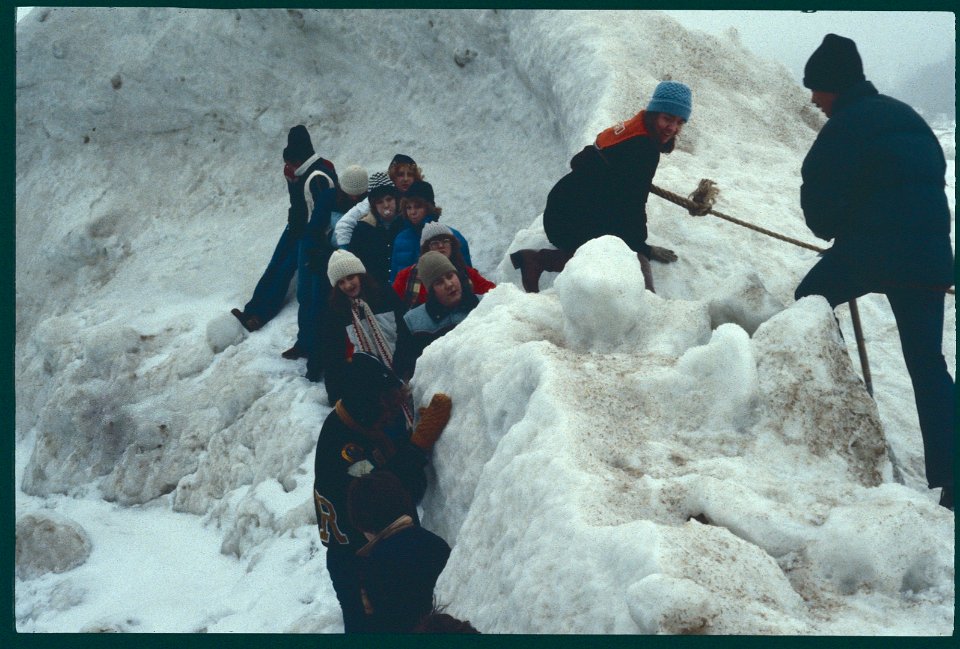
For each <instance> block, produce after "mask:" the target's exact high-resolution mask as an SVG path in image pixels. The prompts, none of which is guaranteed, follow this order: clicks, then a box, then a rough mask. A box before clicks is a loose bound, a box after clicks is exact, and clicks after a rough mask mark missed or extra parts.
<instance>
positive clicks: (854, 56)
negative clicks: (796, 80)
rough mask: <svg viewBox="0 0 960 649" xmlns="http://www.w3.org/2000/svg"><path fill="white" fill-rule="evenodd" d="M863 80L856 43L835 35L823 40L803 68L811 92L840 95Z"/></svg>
mask: <svg viewBox="0 0 960 649" xmlns="http://www.w3.org/2000/svg"><path fill="white" fill-rule="evenodd" d="M864 79H866V77H865V76H863V61H861V60H860V54H859V52H857V44H856V43H854V42H853V41H852V40H850V39H849V38H844V37H843V36H837V35H836V34H827V35H826V36H824V37H823V42H822V43H821V44H820V47H818V48H817V49H816V50H814V52H813V54H811V55H810V59H809V60H808V61H807V65H806V67H804V69H803V85H804V86H805V87H807V88H809V89H810V90H821V91H823V92H837V93H839V92H842V91H844V90H846V89H847V88H849V87H850V86H852V85H853V84H855V83H857V82H858V81H863V80H864Z"/></svg>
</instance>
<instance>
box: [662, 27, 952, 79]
mask: <svg viewBox="0 0 960 649" xmlns="http://www.w3.org/2000/svg"><path fill="white" fill-rule="evenodd" d="M666 13H667V14H669V15H671V16H673V17H674V18H675V19H677V20H678V21H679V22H680V23H681V24H682V25H684V26H685V27H687V28H693V29H700V30H703V31H705V32H707V33H709V34H713V35H715V36H719V35H720V34H722V33H723V32H724V31H725V30H726V29H728V28H729V27H731V26H733V27H736V29H737V31H738V32H739V33H740V40H741V42H742V43H743V44H744V45H746V46H747V47H748V48H749V49H751V50H753V51H754V52H756V53H757V54H758V55H760V56H762V57H764V58H768V59H773V60H776V61H780V62H781V63H783V64H784V65H785V66H787V69H789V70H790V71H791V72H793V73H794V75H795V77H796V78H797V80H798V81H799V80H800V79H802V78H803V66H804V64H806V62H807V59H808V58H809V57H810V54H812V53H813V51H814V50H815V49H816V48H817V47H818V46H819V45H820V43H821V42H822V41H823V37H824V35H826V34H828V33H831V32H832V33H834V34H839V35H840V36H846V37H847V38H852V39H853V40H854V41H856V43H857V50H858V51H859V52H860V58H862V59H863V68H864V73H865V74H866V76H867V78H868V79H870V80H871V81H873V82H874V83H875V85H876V86H877V89H878V90H880V92H886V91H891V90H892V89H893V87H894V86H896V85H898V84H899V83H900V82H902V81H903V80H904V79H905V78H906V77H909V76H910V75H911V74H913V73H914V72H916V71H917V70H918V69H919V68H922V67H924V66H926V65H929V64H932V63H939V62H941V61H943V60H944V59H947V58H955V57H956V54H955V43H956V33H955V31H956V25H955V22H954V16H953V14H952V13H950V12H946V11H937V12H933V11H817V12H815V13H804V12H801V11H667V12H666Z"/></svg>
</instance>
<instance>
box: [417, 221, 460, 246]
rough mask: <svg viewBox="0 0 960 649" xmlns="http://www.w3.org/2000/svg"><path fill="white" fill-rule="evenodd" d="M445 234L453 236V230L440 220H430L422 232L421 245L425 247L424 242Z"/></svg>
mask: <svg viewBox="0 0 960 649" xmlns="http://www.w3.org/2000/svg"><path fill="white" fill-rule="evenodd" d="M443 235H447V236H448V237H452V236H453V230H451V229H450V228H448V227H447V226H445V225H443V224H442V223H440V221H430V222H429V223H427V224H426V225H425V226H423V232H421V233H420V246H421V247H423V244H425V243H426V242H427V241H430V239H432V238H434V237H440V236H443Z"/></svg>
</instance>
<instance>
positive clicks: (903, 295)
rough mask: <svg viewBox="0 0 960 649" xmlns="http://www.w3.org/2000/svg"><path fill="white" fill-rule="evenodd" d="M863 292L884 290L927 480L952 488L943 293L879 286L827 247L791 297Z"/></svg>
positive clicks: (833, 301) (848, 296) (950, 387)
mask: <svg viewBox="0 0 960 649" xmlns="http://www.w3.org/2000/svg"><path fill="white" fill-rule="evenodd" d="M871 284H872V285H871ZM867 293H884V294H886V296H887V299H888V300H889V302H890V307H891V309H892V310H893V316H894V318H896V321H897V330H898V331H899V332H900V347H901V349H902V350H903V359H904V361H905V362H906V364H907V371H908V372H910V381H911V382H912V383H913V392H914V397H915V399H916V404H917V415H918V417H919V420H920V432H921V434H922V435H923V455H924V463H925V466H926V472H927V483H928V484H929V486H930V487H931V488H934V487H944V486H949V487H951V488H952V485H953V455H954V449H955V445H954V428H953V426H954V402H955V398H956V395H955V391H954V382H953V378H951V376H950V373H949V371H948V370H947V363H946V360H945V359H944V357H943V309H944V306H943V305H944V297H945V294H944V293H943V292H942V291H938V290H935V289H927V288H922V287H918V288H900V287H889V286H888V287H883V286H880V285H877V284H876V283H871V282H869V281H866V280H864V279H862V278H858V274H857V267H856V263H855V261H847V260H845V259H843V258H841V257H839V256H831V255H830V254H829V253H827V255H825V256H824V257H823V258H822V259H821V260H820V261H819V262H817V264H816V265H815V266H814V267H813V268H811V269H810V272H809V273H807V276H806V277H804V278H803V281H801V282H800V285H799V286H798V287H797V290H796V293H795V294H794V297H795V298H796V299H798V300H799V299H800V298H802V297H806V296H808V295H822V296H823V297H825V298H827V301H828V302H829V303H830V306H832V307H836V306H837V305H839V304H843V303H844V302H849V301H850V300H852V299H854V298H857V297H860V296H861V295H865V294H867Z"/></svg>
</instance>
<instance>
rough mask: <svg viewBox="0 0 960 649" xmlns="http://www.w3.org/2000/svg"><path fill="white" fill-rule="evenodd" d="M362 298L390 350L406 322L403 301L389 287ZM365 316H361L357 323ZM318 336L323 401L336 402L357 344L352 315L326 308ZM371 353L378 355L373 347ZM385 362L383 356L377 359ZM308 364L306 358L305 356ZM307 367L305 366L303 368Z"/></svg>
mask: <svg viewBox="0 0 960 649" xmlns="http://www.w3.org/2000/svg"><path fill="white" fill-rule="evenodd" d="M363 299H364V301H365V302H366V303H367V304H368V305H369V306H370V310H371V311H372V312H373V314H374V317H375V319H376V320H377V326H378V327H379V329H380V331H381V332H382V333H383V336H384V338H385V339H386V342H387V346H388V347H389V349H390V353H391V354H393V353H395V351H396V345H397V338H398V337H399V335H400V332H401V331H402V330H405V329H406V327H407V325H406V323H405V322H404V320H403V314H404V312H405V311H406V308H405V307H404V305H403V302H402V301H401V300H400V298H399V297H397V294H396V293H394V292H393V291H392V290H390V289H389V288H386V289H381V290H380V291H377V292H376V293H374V294H370V295H368V296H365V297H364V298H363ZM365 325H366V320H365V319H361V326H365ZM322 332H323V333H322V334H321V337H320V339H321V340H322V341H323V344H322V349H321V352H320V356H321V362H322V365H321V367H323V368H324V382H325V384H326V388H327V403H336V402H337V400H338V399H340V397H341V396H343V386H344V381H345V374H346V370H347V362H348V361H349V359H350V357H351V356H352V355H353V351H354V349H356V347H357V345H358V344H359V343H358V341H357V335H356V331H355V330H354V325H353V317H352V315H351V312H350V311H349V310H343V309H335V308H334V307H333V306H330V307H328V308H327V311H326V313H325V314H324V321H323V329H322ZM365 334H366V335H367V338H368V340H372V336H371V334H370V332H369V329H366V330H365ZM371 351H372V353H374V354H376V355H377V356H379V354H377V353H376V350H375V349H374V350H371ZM380 360H382V361H384V362H386V359H382V358H381V359H380ZM307 363H308V365H309V363H310V359H308V360H307ZM307 369H308V370H309V367H308V368H307Z"/></svg>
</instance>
